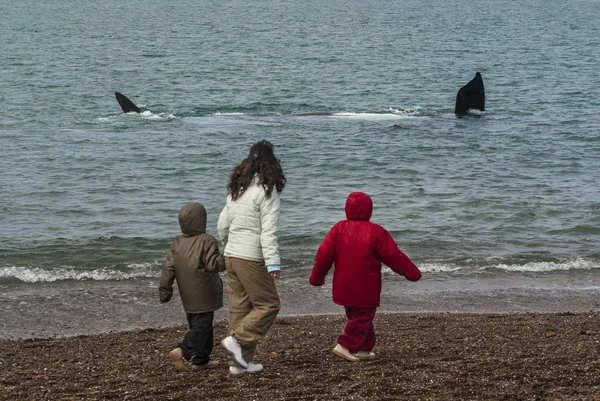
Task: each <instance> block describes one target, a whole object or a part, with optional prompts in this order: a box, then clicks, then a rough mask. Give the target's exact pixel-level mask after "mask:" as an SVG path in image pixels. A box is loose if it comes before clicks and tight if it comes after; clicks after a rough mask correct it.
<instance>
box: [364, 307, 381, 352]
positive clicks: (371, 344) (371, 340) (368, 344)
mask: <svg viewBox="0 0 600 401" xmlns="http://www.w3.org/2000/svg"><path fill="white" fill-rule="evenodd" d="M374 318H375V311H373V316H372V317H371V324H370V325H369V331H368V332H367V337H366V338H365V342H364V343H363V345H362V346H361V348H360V349H361V350H362V351H368V352H370V351H372V350H373V348H375V341H376V340H377V337H376V335H375V325H373V319H374Z"/></svg>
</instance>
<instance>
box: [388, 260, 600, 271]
mask: <svg viewBox="0 0 600 401" xmlns="http://www.w3.org/2000/svg"><path fill="white" fill-rule="evenodd" d="M492 260H493V259H492ZM471 263H472V261H471ZM418 266H419V269H420V270H421V272H423V273H451V272H464V273H470V272H483V271H490V270H504V271H509V272H534V273H545V272H552V271H569V270H571V271H572V270H577V271H581V270H594V269H600V263H598V262H594V261H590V260H585V259H581V258H577V259H569V260H564V261H560V262H528V263H524V264H506V263H490V264H485V265H483V264H481V263H479V264H475V265H473V264H469V266H464V265H460V264H452V263H447V264H445V263H423V264H419V265H418ZM383 272H384V273H393V272H392V270H391V269H390V268H388V267H384V269H383Z"/></svg>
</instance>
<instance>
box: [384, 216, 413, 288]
mask: <svg viewBox="0 0 600 401" xmlns="http://www.w3.org/2000/svg"><path fill="white" fill-rule="evenodd" d="M378 227H379V229H380V231H379V232H378V233H377V236H376V240H375V242H376V249H375V252H376V256H377V258H379V260H381V261H382V262H383V264H385V265H386V266H389V268H390V269H392V270H393V271H394V272H396V273H398V274H400V275H401V276H404V277H406V279H407V280H409V281H418V280H419V279H420V278H421V271H420V270H419V268H418V267H417V265H415V264H414V263H413V261H412V260H410V258H409V257H408V256H406V255H405V254H404V252H402V251H401V250H400V248H398V245H397V244H396V241H394V239H393V238H392V236H391V235H390V233H389V232H388V231H387V230H386V229H385V228H383V227H381V226H378Z"/></svg>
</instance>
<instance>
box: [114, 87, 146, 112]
mask: <svg viewBox="0 0 600 401" xmlns="http://www.w3.org/2000/svg"><path fill="white" fill-rule="evenodd" d="M115 96H116V97H117V102H119V106H121V109H123V113H131V112H132V111H133V112H135V113H140V109H139V107H137V106H136V105H135V103H133V102H132V101H131V100H129V99H127V96H125V95H124V94H122V93H121V92H115Z"/></svg>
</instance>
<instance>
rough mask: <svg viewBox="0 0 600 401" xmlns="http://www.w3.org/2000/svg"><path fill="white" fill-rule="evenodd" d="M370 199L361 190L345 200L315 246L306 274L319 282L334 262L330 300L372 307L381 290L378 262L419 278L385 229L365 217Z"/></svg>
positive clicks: (368, 217) (370, 210)
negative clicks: (343, 211) (338, 215)
mask: <svg viewBox="0 0 600 401" xmlns="http://www.w3.org/2000/svg"><path fill="white" fill-rule="evenodd" d="M372 213H373V201H372V200H371V198H370V197H369V195H367V194H365V193H363V192H352V193H351V194H350V195H348V199H347V200H346V217H347V218H348V220H342V221H340V222H338V223H336V224H335V225H334V226H333V227H332V228H331V230H329V232H328V233H327V235H326V236H325V239H323V242H322V243H321V245H320V246H319V250H318V251H317V256H316V257H315V264H314V266H313V269H312V273H311V275H310V278H309V282H310V284H312V285H316V286H321V285H323V284H324V283H325V276H327V272H329V269H331V266H332V264H333V263H335V269H334V272H333V302H335V303H336V304H338V305H343V306H357V307H363V308H376V307H378V306H379V302H380V294H381V263H382V262H383V263H384V264H386V265H387V266H389V267H390V269H392V270H393V271H394V272H396V273H398V274H400V275H402V276H404V277H406V279H408V280H410V281H417V280H419V279H420V278H421V272H420V271H419V268H418V267H417V266H416V265H415V264H414V263H413V262H412V261H411V260H410V259H409V258H408V256H406V255H405V254H404V253H403V252H402V251H401V250H400V249H399V248H398V245H396V242H395V241H394V239H393V238H392V236H391V235H390V233H389V232H387V230H386V229H385V228H383V227H381V226H380V225H378V224H375V223H371V222H370V221H369V219H370V218H371V214H372Z"/></svg>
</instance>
